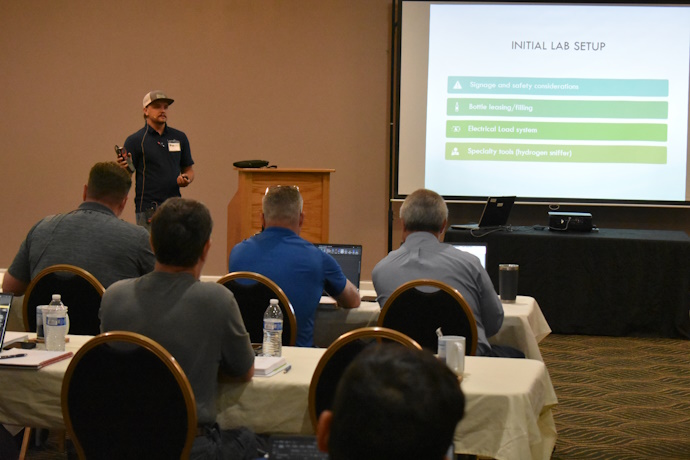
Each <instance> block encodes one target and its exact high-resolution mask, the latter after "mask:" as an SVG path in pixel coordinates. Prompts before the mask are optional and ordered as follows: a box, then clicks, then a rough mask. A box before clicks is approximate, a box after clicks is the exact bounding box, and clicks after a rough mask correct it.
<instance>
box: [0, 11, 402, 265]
mask: <svg viewBox="0 0 690 460" xmlns="http://www.w3.org/2000/svg"><path fill="white" fill-rule="evenodd" d="M390 16H391V0H290V1H285V0H216V1H199V2H192V1H169V0H165V1H163V0H146V1H140V0H118V1H92V0H88V1H86V0H70V1H62V0H41V1H39V0H23V1H2V2H0V46H1V47H2V48H1V49H0V56H1V58H0V59H1V60H2V61H1V64H0V87H1V88H2V90H1V93H0V94H2V96H1V97H0V107H1V110H0V139H2V149H1V150H2V153H0V171H2V177H3V179H4V180H3V183H4V192H5V193H3V194H2V195H1V196H0V209H2V215H3V217H2V222H3V225H2V237H1V238H0V267H7V266H9V264H10V263H11V261H12V258H13V257H14V254H15V253H16V251H17V248H18V246H19V244H20V242H21V240H22V239H23V238H24V236H25V235H26V232H27V231H28V230H29V228H30V227H31V225H33V224H34V223H35V222H36V221H37V220H39V219H40V218H42V217H44V216H45V215H48V214H52V213H57V212H64V211H69V210H71V209H73V208H75V207H76V206H77V205H78V204H79V202H80V200H81V193H82V187H83V184H84V183H85V181H86V177H87V174H88V171H89V169H90V167H91V166H92V165H93V163H95V162H97V161H103V160H112V159H114V158H115V154H114V151H113V145H114V144H116V143H117V144H120V145H121V144H122V143H123V142H124V140H125V138H126V136H127V135H128V134H130V133H132V132H134V131H136V130H137V129H139V128H140V127H141V126H143V121H142V118H141V100H142V97H143V95H144V94H145V93H146V92H148V91H149V90H151V89H164V90H165V91H167V92H168V94H169V95H170V96H172V97H173V98H175V99H176V101H175V103H174V104H173V105H172V106H171V110H170V113H169V123H170V125H171V126H173V127H176V128H178V129H182V130H183V131H185V132H186V133H187V135H188V137H189V139H190V142H191V147H192V154H193V157H194V160H195V161H196V165H195V167H194V168H195V171H196V181H195V182H194V184H192V186H191V187H190V188H189V189H187V190H183V195H184V196H186V197H190V198H195V199H199V200H201V201H203V202H205V203H206V204H207V205H208V206H209V208H210V209H211V212H212V215H213V217H214V221H215V228H214V233H213V239H214V243H215V246H214V247H213V248H212V254H211V257H210V260H209V262H208V263H207V266H206V268H205V270H204V273H205V274H222V273H225V272H226V271H227V261H226V260H225V253H226V248H225V237H226V225H227V223H226V207H227V204H228V201H229V200H230V198H231V197H232V195H233V194H234V193H235V191H236V189H237V177H236V172H235V171H234V170H233V167H232V163H233V162H234V161H237V160H245V159H266V160H269V161H270V162H271V163H272V164H276V165H278V166H280V167H296V168H334V169H335V170H336V172H335V173H334V174H333V175H332V176H331V216H330V218H331V223H330V228H331V232H330V234H331V241H332V242H342V243H350V242H352V243H354V242H359V243H362V244H363V245H364V262H363V265H364V266H363V270H364V273H363V276H364V277H365V278H369V277H370V272H371V269H372V268H373V266H374V264H375V263H376V261H378V260H379V259H380V258H382V257H383V256H384V255H385V254H386V244H387V243H386V242H387V234H386V210H387V203H386V199H387V180H388V179H387V172H388V145H389V137H388V129H389V116H388V112H389V91H390V90H389V69H390V56H389V55H390V22H391V21H390ZM132 197H133V192H132V194H131V196H130V199H131V198H132ZM305 211H306V212H307V216H306V218H307V219H308V218H309V214H308V212H309V210H305ZM124 218H125V219H126V220H128V221H130V222H133V221H134V207H133V205H132V204H131V203H130V204H128V207H127V209H126V210H125V214H124Z"/></svg>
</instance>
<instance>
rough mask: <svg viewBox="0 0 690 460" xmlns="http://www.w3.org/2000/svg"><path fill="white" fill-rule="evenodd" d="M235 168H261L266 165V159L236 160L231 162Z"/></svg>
mask: <svg viewBox="0 0 690 460" xmlns="http://www.w3.org/2000/svg"><path fill="white" fill-rule="evenodd" d="M232 165H233V166H234V167H236V168H263V167H264V166H268V161H266V160H243V161H236V162H234V163H233V164H232Z"/></svg>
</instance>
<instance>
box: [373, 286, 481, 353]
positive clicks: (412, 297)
mask: <svg viewBox="0 0 690 460" xmlns="http://www.w3.org/2000/svg"><path fill="white" fill-rule="evenodd" d="M419 287H422V288H423V289H425V288H430V289H431V291H429V290H428V289H426V290H425V291H421V290H420V289H418V288H419ZM378 325H379V326H382V327H387V328H390V329H393V330H396V331H400V332H402V333H403V334H405V335H407V336H409V337H411V338H413V339H414V340H416V341H417V342H418V343H419V344H420V345H421V346H422V347H424V348H426V349H428V350H430V351H432V352H433V353H436V351H437V347H438V335H437V333H436V330H437V329H438V328H439V327H440V328H441V331H442V333H443V335H459V336H463V337H465V340H466V344H467V351H466V354H467V355H474V354H475V353H476V352H477V323H476V321H475V319H474V315H473V314H472V310H471V309H470V307H469V305H468V304H467V301H465V299H464V297H463V296H462V294H460V292H458V291H457V290H456V289H453V288H451V287H450V286H448V285H447V284H445V283H442V282H440V281H436V280H428V279H423V280H414V281H410V282H407V283H405V284H403V285H402V286H400V287H399V288H398V289H396V290H395V291H394V292H393V294H391V296H390V297H389V298H388V300H387V301H386V304H385V305H384V306H383V308H382V309H381V314H380V315H379V319H378Z"/></svg>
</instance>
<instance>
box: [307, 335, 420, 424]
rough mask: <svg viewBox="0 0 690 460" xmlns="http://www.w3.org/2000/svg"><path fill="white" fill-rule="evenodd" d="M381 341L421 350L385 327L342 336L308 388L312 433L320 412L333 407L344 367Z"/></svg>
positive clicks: (330, 349) (326, 353) (408, 339)
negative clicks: (367, 348) (363, 351)
mask: <svg viewBox="0 0 690 460" xmlns="http://www.w3.org/2000/svg"><path fill="white" fill-rule="evenodd" d="M384 340H385V341H387V342H394V343H399V344H401V345H403V346H405V347H408V348H415V349H418V350H421V349H422V347H421V346H420V345H419V344H418V343H417V342H415V341H414V340H412V339H411V338H410V337H408V336H406V335H405V334H402V333H400V332H397V331H394V330H392V329H388V328H385V327H362V328H359V329H355V330H352V331H350V332H346V333H345V334H343V335H341V336H340V337H338V338H337V339H336V340H335V342H333V343H332V344H331V345H330V346H329V347H328V348H327V349H326V352H325V353H324V354H323V356H322V357H321V359H320V360H319V363H318V364H317V365H316V369H315V370H314V375H313V376H312V378H311V383H310V384H309V417H310V418H311V423H312V426H313V427H314V430H316V426H317V424H318V420H319V415H321V412H323V411H324V410H328V409H330V408H331V406H332V405H333V397H334V396H335V390H336V388H337V386H338V382H339V381H340V377H342V375H343V373H344V372H345V369H346V368H347V366H348V364H350V363H351V362H352V360H353V359H354V358H355V356H357V355H358V354H359V353H360V352H361V351H362V350H364V349H365V348H366V347H367V346H368V345H370V344H372V343H380V342H382V341H384Z"/></svg>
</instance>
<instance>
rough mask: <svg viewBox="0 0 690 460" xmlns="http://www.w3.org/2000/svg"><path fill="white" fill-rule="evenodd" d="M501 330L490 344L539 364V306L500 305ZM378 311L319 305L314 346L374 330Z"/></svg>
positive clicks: (543, 331)
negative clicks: (514, 350)
mask: <svg viewBox="0 0 690 460" xmlns="http://www.w3.org/2000/svg"><path fill="white" fill-rule="evenodd" d="M503 311H504V318H503V326H502V327H501V329H500V330H499V331H498V334H496V335H495V336H493V337H491V339H489V342H490V343H494V344H500V345H510V346H511V347H514V348H517V349H518V350H520V351H522V352H523V353H525V356H526V357H527V358H529V359H537V360H539V361H542V356H541V352H540V351H539V342H541V341H542V340H543V339H544V337H546V336H547V335H549V334H550V333H551V328H550V327H549V324H548V323H547V322H546V318H544V315H543V313H542V312H541V309H540V308H539V304H537V301H536V300H535V299H533V298H532V297H526V296H518V297H517V299H516V301H515V302H514V303H504V304H503ZM380 312H381V309H380V308H379V304H378V303H376V302H362V304H361V305H360V306H359V308H352V309H346V308H336V307H335V306H334V305H333V304H322V305H320V306H319V308H318V309H317V310H316V320H315V325H314V343H315V345H316V346H318V347H324V348H325V347H328V346H329V345H330V344H331V343H333V341H335V339H337V338H338V337H340V336H341V335H342V334H344V333H346V332H348V331H351V330H353V329H357V328H360V327H367V326H376V321H377V320H378V318H379V313H380Z"/></svg>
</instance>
